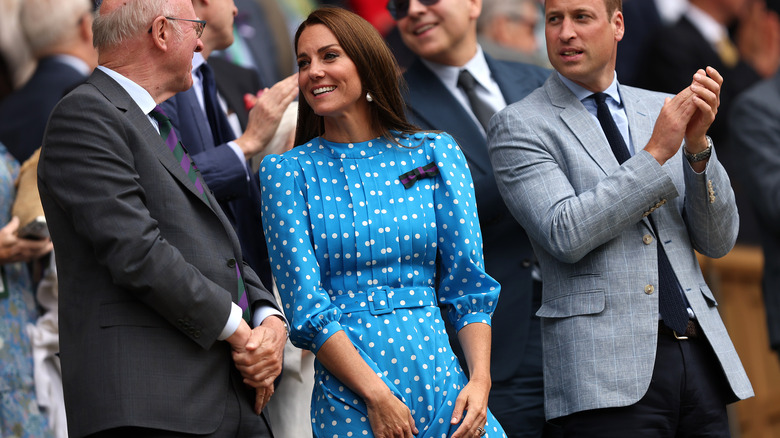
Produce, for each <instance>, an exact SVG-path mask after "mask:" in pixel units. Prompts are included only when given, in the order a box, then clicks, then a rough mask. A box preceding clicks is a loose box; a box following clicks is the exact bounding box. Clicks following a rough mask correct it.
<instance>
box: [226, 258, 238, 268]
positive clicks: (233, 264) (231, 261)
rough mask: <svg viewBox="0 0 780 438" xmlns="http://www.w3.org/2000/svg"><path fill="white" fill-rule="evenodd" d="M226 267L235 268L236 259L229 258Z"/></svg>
mask: <svg viewBox="0 0 780 438" xmlns="http://www.w3.org/2000/svg"><path fill="white" fill-rule="evenodd" d="M227 265H228V268H235V267H236V259H229V260H228V262H227Z"/></svg>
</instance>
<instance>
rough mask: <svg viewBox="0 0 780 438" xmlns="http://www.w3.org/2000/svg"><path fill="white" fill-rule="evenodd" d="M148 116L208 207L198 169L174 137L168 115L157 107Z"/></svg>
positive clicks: (207, 199) (177, 138)
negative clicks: (155, 122) (158, 128)
mask: <svg viewBox="0 0 780 438" xmlns="http://www.w3.org/2000/svg"><path fill="white" fill-rule="evenodd" d="M149 115H150V116H152V117H154V119H155V120H157V123H158V125H159V126H160V137H162V139H163V140H164V141H165V144H166V145H168V148H169V149H170V150H171V152H172V153H173V156H174V157H176V159H177V160H179V165H181V168H182V169H183V170H184V173H186V174H187V177H188V178H189V179H190V181H192V183H193V184H195V189H197V190H198V193H200V194H201V196H203V199H205V200H206V203H208V204H209V205H210V203H209V198H208V196H206V190H205V189H204V187H203V182H202V181H201V178H200V172H198V167H197V166H195V162H194V161H192V158H190V154H188V153H187V151H186V150H185V149H184V145H182V144H181V142H180V141H179V137H177V136H176V131H175V130H174V129H173V125H172V124H171V119H169V118H168V115H166V114H165V111H163V109H162V108H160V106H159V105H157V106H156V107H154V109H153V110H152V112H150V113H149Z"/></svg>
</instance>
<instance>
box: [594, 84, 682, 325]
mask: <svg viewBox="0 0 780 438" xmlns="http://www.w3.org/2000/svg"><path fill="white" fill-rule="evenodd" d="M593 99H594V100H595V101H596V118H597V119H598V120H599V124H601V129H603V130H604V134H605V135H606V136H607V141H609V146H610V147H611V148H612V153H614V154H615V158H617V160H618V163H620V164H623V162H625V161H626V160H628V159H629V158H630V157H631V155H630V154H629V152H628V147H626V141H625V140H624V139H623V135H622V134H620V130H619V129H618V127H617V124H616V123H615V119H613V118H612V113H610V111H609V107H608V106H607V95H606V94H605V93H595V94H593ZM647 218H648V220H649V221H650V225H651V226H652V227H653V231H654V232H655V235H656V244H657V245H658V286H659V287H658V289H659V292H658V293H659V294H660V295H659V297H658V306H659V312H660V313H661V319H663V321H664V324H666V326H668V327H669V328H671V329H672V330H674V331H675V332H677V333H678V334H683V333H685V329H686V327H687V326H688V310H687V306H686V305H685V302H684V301H683V297H682V295H681V294H682V292H681V288H680V283H679V281H678V280H677V276H676V275H675V273H674V270H673V269H672V264H671V263H670V262H669V257H667V255H666V251H665V250H664V247H663V245H661V242H660V241H659V240H658V228H657V227H656V226H655V221H654V220H653V216H652V215H650V216H648V217H647Z"/></svg>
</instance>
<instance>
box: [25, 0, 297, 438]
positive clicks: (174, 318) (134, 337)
mask: <svg viewBox="0 0 780 438" xmlns="http://www.w3.org/2000/svg"><path fill="white" fill-rule="evenodd" d="M202 30H203V23H202V22H198V21H197V20H196V16H195V12H194V10H193V8H192V3H191V1H190V0H173V1H166V0H106V1H104V2H103V3H102V5H101V8H100V11H99V12H98V15H97V18H96V19H95V23H94V40H95V46H96V47H97V48H98V52H99V67H98V69H97V70H96V71H95V72H94V73H93V74H92V76H90V78H89V79H88V80H87V82H86V83H85V84H83V85H81V86H79V87H78V88H76V89H75V90H74V91H73V92H71V93H70V94H68V95H67V96H66V97H65V98H63V100H62V101H61V102H60V103H59V104H58V105H57V106H56V107H55V109H54V111H53V113H52V116H51V119H50V122H49V124H48V126H47V130H46V134H45V136H44V141H43V143H44V145H43V152H42V155H41V160H40V165H39V169H38V171H39V175H38V176H39V190H40V193H41V199H42V201H43V206H44V210H45V212H46V217H47V220H48V224H49V227H50V230H51V235H52V240H53V241H54V245H55V247H56V249H57V250H56V259H57V270H58V272H59V274H60V279H59V281H60V283H59V288H60V289H59V290H60V330H61V332H60V333H61V359H62V372H63V384H64V392H65V404H66V409H67V415H68V427H69V434H70V436H71V437H83V436H92V437H136V436H154V437H186V436H195V435H197V436H213V437H223V436H253V437H255V436H258V437H262V436H271V434H270V431H269V429H268V427H267V424H266V422H265V421H264V417H263V416H262V415H259V414H260V413H261V411H262V409H263V407H264V406H265V403H266V402H267V401H268V398H269V397H270V395H271V393H272V392H273V380H274V379H275V378H276V377H277V376H278V374H279V372H280V370H281V355H282V349H283V346H284V342H285V339H286V335H285V321H284V319H283V317H282V316H281V315H280V314H279V310H278V308H277V307H276V304H275V301H274V298H273V296H272V295H271V294H270V293H269V292H268V291H267V290H266V289H265V288H264V287H263V285H262V284H261V283H260V281H259V280H258V278H257V276H256V275H255V273H254V272H253V271H252V270H251V269H249V268H248V267H246V266H245V265H244V263H242V256H241V250H240V246H239V243H238V240H237V238H236V235H235V233H234V231H233V229H232V227H231V225H230V223H229V221H228V220H227V218H226V217H225V215H224V213H223V212H222V210H221V209H220V208H219V206H218V203H217V201H216V199H215V198H214V196H213V195H212V194H211V192H210V190H209V189H208V187H207V186H204V183H203V181H202V178H201V177H200V175H199V172H198V171H197V169H196V168H193V167H192V165H191V161H190V159H189V157H188V155H186V152H185V153H184V154H183V155H181V149H180V148H178V147H175V146H176V142H175V140H173V138H172V137H171V136H170V132H172V131H171V128H170V123H169V122H166V119H165V117H164V116H161V115H160V114H159V113H157V112H156V111H157V109H156V107H155V105H157V104H159V103H160V102H162V101H164V100H165V99H167V98H169V97H171V96H172V95H173V94H174V93H177V92H180V91H184V90H186V89H187V88H189V87H190V86H191V85H192V77H191V74H190V70H191V62H192V55H193V52H195V51H199V50H201V49H202V42H201V41H200V39H199V36H200V34H201V32H202ZM158 130H159V131H158ZM172 151H176V152H174V153H178V154H179V155H177V156H174V153H172ZM250 312H251V316H250ZM242 313H243V314H244V318H247V319H250V320H251V321H252V323H253V326H254V328H250V326H249V324H248V323H247V321H246V320H245V319H244V318H242ZM231 355H232V360H231ZM245 384H246V385H249V386H251V387H252V388H254V390H255V391H254V394H253V393H252V392H253V391H252V388H250V387H249V386H246V385H245ZM256 414H258V415H256Z"/></svg>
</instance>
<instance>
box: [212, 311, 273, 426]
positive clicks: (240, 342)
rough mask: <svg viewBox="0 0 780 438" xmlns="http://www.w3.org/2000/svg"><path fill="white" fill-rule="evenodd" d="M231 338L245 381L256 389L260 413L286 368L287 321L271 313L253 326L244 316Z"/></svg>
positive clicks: (237, 363) (256, 408)
mask: <svg viewBox="0 0 780 438" xmlns="http://www.w3.org/2000/svg"><path fill="white" fill-rule="evenodd" d="M227 341H228V342H229V343H230V346H231V349H232V352H233V362H234V363H235V365H236V369H238V371H239V372H240V373H241V376H242V377H243V378H244V383H245V384H246V385H248V386H251V387H252V388H254V389H255V412H256V413H257V414H260V412H262V410H263V408H265V405H266V404H267V403H268V401H269V400H270V399H271V396H272V395H273V393H274V380H276V378H277V377H278V376H279V374H281V372H282V361H283V359H284V344H285V343H286V342H287V335H286V330H285V328H284V323H283V322H282V320H281V319H280V318H278V317H276V316H269V317H268V318H266V319H265V321H263V323H262V324H261V325H259V326H257V327H255V328H254V329H250V328H249V325H248V324H247V323H246V321H244V320H241V324H240V325H239V328H238V330H236V333H234V334H233V335H232V336H230V337H229V338H228V339H227Z"/></svg>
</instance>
